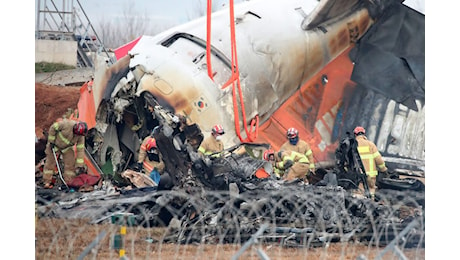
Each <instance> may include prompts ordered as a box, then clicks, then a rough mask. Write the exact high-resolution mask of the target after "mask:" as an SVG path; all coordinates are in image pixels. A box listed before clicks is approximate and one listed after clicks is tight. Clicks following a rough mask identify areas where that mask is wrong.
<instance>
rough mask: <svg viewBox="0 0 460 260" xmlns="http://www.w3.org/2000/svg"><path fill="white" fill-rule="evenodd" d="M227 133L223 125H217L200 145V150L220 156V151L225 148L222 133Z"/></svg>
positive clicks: (204, 153) (203, 153) (203, 152)
mask: <svg viewBox="0 0 460 260" xmlns="http://www.w3.org/2000/svg"><path fill="white" fill-rule="evenodd" d="M224 134H225V131H224V128H223V127H222V125H215V126H213V127H212V130H211V135H210V136H208V137H206V138H205V139H204V140H203V142H201V145H200V147H198V152H200V153H201V154H202V155H206V156H209V155H212V157H219V156H220V155H219V154H218V153H219V152H222V151H223V150H224V143H223V142H222V140H221V139H222V135H224ZM215 153H216V154H215Z"/></svg>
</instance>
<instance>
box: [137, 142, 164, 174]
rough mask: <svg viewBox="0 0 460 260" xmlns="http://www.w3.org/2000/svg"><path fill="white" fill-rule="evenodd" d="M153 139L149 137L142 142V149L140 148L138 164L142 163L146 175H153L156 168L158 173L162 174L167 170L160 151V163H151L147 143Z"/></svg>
mask: <svg viewBox="0 0 460 260" xmlns="http://www.w3.org/2000/svg"><path fill="white" fill-rule="evenodd" d="M151 138H153V137H151V136H147V137H146V138H144V140H143V141H142V144H141V147H140V148H139V156H138V158H137V162H138V163H142V166H143V167H142V168H143V169H144V171H145V172H146V173H151V172H152V170H153V169H154V168H157V170H158V173H160V174H162V173H163V172H164V169H165V163H164V162H163V157H162V155H161V153H160V152H159V151H158V157H159V160H160V161H159V162H157V161H151V160H150V159H149V157H148V156H147V142H148V141H149V140H150V139H151Z"/></svg>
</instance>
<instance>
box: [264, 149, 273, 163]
mask: <svg viewBox="0 0 460 260" xmlns="http://www.w3.org/2000/svg"><path fill="white" fill-rule="evenodd" d="M270 155H275V151H273V150H272V149H268V150H266V151H265V152H264V155H263V158H264V160H265V161H269V160H270Z"/></svg>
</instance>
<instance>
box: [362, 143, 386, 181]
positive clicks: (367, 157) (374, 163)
mask: <svg viewBox="0 0 460 260" xmlns="http://www.w3.org/2000/svg"><path fill="white" fill-rule="evenodd" d="M356 141H357V142H358V153H359V156H360V157H361V161H362V162H363V165H364V169H365V170H366V174H367V175H368V176H370V177H375V176H377V174H378V171H377V168H378V169H379V170H380V171H381V172H385V171H386V170H387V167H386V166H385V162H384V161H383V158H382V155H381V154H380V152H379V151H378V149H377V146H376V145H375V144H374V143H373V142H371V141H369V140H367V138H366V136H364V135H358V136H356Z"/></svg>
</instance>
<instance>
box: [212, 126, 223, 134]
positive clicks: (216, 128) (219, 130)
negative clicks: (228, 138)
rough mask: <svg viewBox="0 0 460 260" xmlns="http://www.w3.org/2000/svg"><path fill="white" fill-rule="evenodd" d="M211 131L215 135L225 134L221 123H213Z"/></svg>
mask: <svg viewBox="0 0 460 260" xmlns="http://www.w3.org/2000/svg"><path fill="white" fill-rule="evenodd" d="M212 133H213V134H217V135H223V134H225V131H224V128H223V127H222V126H221V125H215V126H213V127H212Z"/></svg>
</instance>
